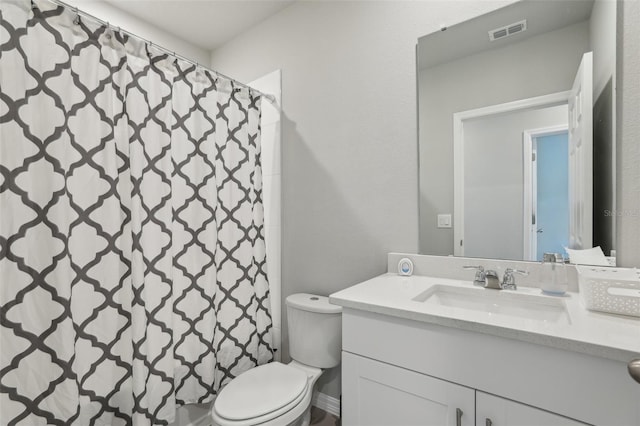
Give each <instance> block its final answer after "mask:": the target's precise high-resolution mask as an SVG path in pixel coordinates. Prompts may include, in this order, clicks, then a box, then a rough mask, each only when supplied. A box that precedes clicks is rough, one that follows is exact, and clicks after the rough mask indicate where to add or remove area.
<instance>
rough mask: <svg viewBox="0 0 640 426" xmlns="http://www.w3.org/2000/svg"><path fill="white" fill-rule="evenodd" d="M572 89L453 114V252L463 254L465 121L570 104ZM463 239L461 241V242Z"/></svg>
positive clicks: (456, 254)
mask: <svg viewBox="0 0 640 426" xmlns="http://www.w3.org/2000/svg"><path fill="white" fill-rule="evenodd" d="M570 94H571V92H570V91H565V92H557V93H551V94H549V95H544V96H536V97H533V98H527V99H520V100H517V101H513V102H506V103H503V104H497V105H490V106H487V107H483V108H476V109H470V110H467V111H461V112H456V113H455V114H453V254H454V256H464V123H463V122H464V120H469V119H471V118H480V117H486V116H488V115H497V114H505V113H508V112H513V111H519V110H523V109H531V108H540V107H551V106H555V105H562V104H568V103H569V96H570ZM460 242H462V244H461V243H460Z"/></svg>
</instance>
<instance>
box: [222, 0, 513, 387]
mask: <svg viewBox="0 0 640 426" xmlns="http://www.w3.org/2000/svg"><path fill="white" fill-rule="evenodd" d="M508 3H511V1H503V2H496V1H482V2H478V1H455V2H451V1H423V2H414V1H310V2H307V1H301V2H296V3H294V4H292V5H291V6H290V7H288V8H286V9H284V10H283V11H282V12H280V13H279V14H277V15H275V16H273V17H271V18H270V19H268V20H266V21H264V22H262V23H261V24H260V25H257V26H256V27H255V28H253V29H252V30H251V31H248V32H246V33H244V34H242V35H241V36H240V37H238V38H236V39H235V40H233V41H231V42H230V43H228V44H226V45H225V46H223V47H222V48H219V49H217V50H216V51H214V52H213V54H212V66H213V68H214V69H215V70H218V71H220V72H222V73H225V74H227V75H231V76H233V77H234V78H237V79H239V80H241V81H251V80H252V79H254V78H255V77H257V76H260V75H263V74H266V73H268V72H270V71H272V70H274V69H278V68H280V69H282V95H283V101H282V104H283V122H282V167H283V168H282V202H283V221H282V226H283V235H282V238H283V239H282V248H283V253H282V255H283V265H282V266H283V267H282V292H283V297H286V296H287V295H289V294H291V293H295V292H311V293H317V294H321V295H327V294H330V293H332V292H335V291H337V290H340V289H343V288H346V287H348V286H351V285H353V284H356V283H358V282H360V281H363V280H366V279H368V278H371V277H373V276H375V275H378V274H381V273H383V272H385V270H386V253H387V252H390V251H408V252H416V251H417V250H418V204H417V193H418V185H417V175H418V172H417V158H416V155H417V148H416V134H417V133H416V123H417V120H416V95H415V93H416V71H415V46H416V42H417V39H418V37H420V36H423V35H425V34H427V33H430V32H434V31H438V30H439V27H440V25H441V24H447V25H453V24H455V23H457V22H460V21H464V20H467V19H469V18H471V17H474V16H477V15H480V14H482V13H485V12H488V11H490V10H493V9H495V8H497V7H498V6H499V5H505V4H508ZM283 307H284V305H283ZM284 324H286V313H285V315H284V318H283V326H284ZM282 331H283V355H284V358H283V359H285V360H286V359H288V356H287V355H288V350H287V336H286V327H284V328H283V330H282ZM336 376H337V371H334V372H332V374H329V375H328V376H327V377H326V378H325V379H321V380H324V381H323V382H322V383H320V390H321V391H322V392H324V393H327V394H329V395H332V396H336V397H337V396H338V395H339V394H340V382H339V380H338V379H337V378H336Z"/></svg>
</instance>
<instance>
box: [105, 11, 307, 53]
mask: <svg viewBox="0 0 640 426" xmlns="http://www.w3.org/2000/svg"><path fill="white" fill-rule="evenodd" d="M105 1H106V2H108V3H109V4H111V5H113V6H114V7H117V8H118V9H121V10H123V11H124V12H127V13H129V14H131V15H132V16H135V17H136V18H138V19H141V20H143V21H146V22H149V23H151V24H153V25H155V26H157V27H159V28H162V29H163V30H165V31H167V32H169V33H171V34H173V35H175V36H177V37H179V38H181V39H183V40H185V41H188V42H189V43H191V44H193V45H195V46H198V47H200V48H202V49H206V50H213V49H215V48H217V47H219V46H221V45H222V44H224V43H225V42H227V41H229V40H231V39H233V38H234V37H236V36H237V35H238V34H240V33H242V32H244V31H246V30H247V29H249V28H251V27H253V26H254V25H256V24H257V23H259V22H261V21H263V20H265V19H266V18H268V17H269V16H271V15H273V14H275V13H277V12H279V11H280V10H282V9H284V8H285V7H287V6H288V5H290V4H291V3H293V1H294V0H105Z"/></svg>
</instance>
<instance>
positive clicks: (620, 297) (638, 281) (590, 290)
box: [576, 265, 640, 317]
mask: <svg viewBox="0 0 640 426" xmlns="http://www.w3.org/2000/svg"><path fill="white" fill-rule="evenodd" d="M576 269H577V271H578V287H579V289H580V298H581V300H582V303H583V304H584V307H585V308H587V309H589V310H590V311H600V312H607V313H611V314H619V315H630V316H634V317H640V271H638V270H636V269H635V268H633V269H631V268H607V267H602V266H582V265H579V266H576Z"/></svg>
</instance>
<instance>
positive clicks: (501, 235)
mask: <svg viewBox="0 0 640 426" xmlns="http://www.w3.org/2000/svg"><path fill="white" fill-rule="evenodd" d="M568 116H569V108H568V106H567V105H559V106H555V107H550V108H542V109H535V110H523V111H517V112H513V113H510V114H499V115H492V116H487V117H481V118H476V119H472V120H466V121H465V122H464V123H463V125H464V162H465V165H464V182H465V183H464V186H465V190H464V211H465V216H464V249H465V251H464V255H465V256H466V257H484V258H493V259H512V260H522V259H524V237H523V234H524V229H523V211H522V210H523V204H522V200H523V199H524V195H523V187H524V179H523V178H524V170H523V166H524V164H523V160H524V157H523V156H524V154H523V152H524V151H523V147H524V144H523V143H522V133H523V132H524V131H525V130H532V129H541V128H544V127H551V126H558V125H561V124H567V121H568ZM498 229H499V230H500V231H499V232H497V231H496V230H498Z"/></svg>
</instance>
